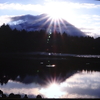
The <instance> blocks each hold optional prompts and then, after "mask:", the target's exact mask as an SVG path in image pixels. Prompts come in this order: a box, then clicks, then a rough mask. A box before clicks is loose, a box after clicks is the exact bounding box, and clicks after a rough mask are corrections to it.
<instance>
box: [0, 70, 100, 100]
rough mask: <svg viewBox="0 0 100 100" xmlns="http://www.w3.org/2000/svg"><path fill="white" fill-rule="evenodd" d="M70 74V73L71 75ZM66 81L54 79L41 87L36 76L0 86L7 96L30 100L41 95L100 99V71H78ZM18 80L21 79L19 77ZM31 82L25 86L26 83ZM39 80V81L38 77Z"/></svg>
mask: <svg viewBox="0 0 100 100" xmlns="http://www.w3.org/2000/svg"><path fill="white" fill-rule="evenodd" d="M69 74H70V73H69ZM70 75H71V76H70V77H67V76H68V74H67V73H66V79H65V80H64V81H59V80H60V78H58V79H59V80H56V79H53V81H51V80H50V81H49V78H48V80H46V82H47V84H44V85H41V82H39V81H37V82H36V80H35V79H36V76H26V77H25V78H24V79H23V82H22V81H19V80H18V79H16V80H15V81H13V80H9V81H8V83H7V84H4V85H0V89H1V90H2V91H3V92H4V93H5V94H10V93H15V94H21V95H23V94H27V95H28V97H29V98H35V97H36V95H38V94H41V95H43V97H45V98H100V72H99V71H84V70H83V71H77V72H76V73H73V74H70ZM17 78H20V77H19V76H18V77H17ZM29 80H33V81H30V82H29V83H28V84H25V81H26V82H27V81H29ZM38 80H41V79H39V77H38Z"/></svg>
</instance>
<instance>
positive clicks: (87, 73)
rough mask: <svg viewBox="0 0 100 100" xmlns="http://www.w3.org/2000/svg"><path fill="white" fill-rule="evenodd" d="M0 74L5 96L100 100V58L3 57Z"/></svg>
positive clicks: (71, 55)
mask: <svg viewBox="0 0 100 100" xmlns="http://www.w3.org/2000/svg"><path fill="white" fill-rule="evenodd" d="M83 69H84V70H83ZM0 70H1V72H0V83H1V85H0V90H2V91H3V93H4V94H6V95H9V94H10V93H14V94H21V96H22V97H23V96H24V94H27V95H28V97H29V98H35V97H36V95H38V94H41V95H42V96H43V97H44V98H100V77H99V76H100V72H99V71H100V55H74V54H61V53H59V54H57V53H7V54H6V53H4V54H3V53H2V54H0Z"/></svg>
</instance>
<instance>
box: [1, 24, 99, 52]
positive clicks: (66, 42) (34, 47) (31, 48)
mask: <svg viewBox="0 0 100 100" xmlns="http://www.w3.org/2000/svg"><path fill="white" fill-rule="evenodd" d="M48 37H49V38H48ZM47 39H49V40H47ZM47 41H48V42H47ZM99 51H100V37H98V38H96V39H94V38H93V37H89V36H86V37H82V36H81V37H78V36H70V35H68V34H67V33H65V32H64V33H63V34H60V33H58V32H53V33H52V34H49V33H47V32H46V31H45V30H40V31H30V32H28V31H26V30H21V31H19V30H17V29H14V30H12V29H11V28H10V26H9V25H5V24H4V25H2V26H1V27H0V52H1V53H2V52H56V53H74V54H100V52H99Z"/></svg>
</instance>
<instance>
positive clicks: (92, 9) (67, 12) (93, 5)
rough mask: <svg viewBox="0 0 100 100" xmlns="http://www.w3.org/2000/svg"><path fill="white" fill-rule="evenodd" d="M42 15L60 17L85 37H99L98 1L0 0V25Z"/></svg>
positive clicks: (99, 8)
mask: <svg viewBox="0 0 100 100" xmlns="http://www.w3.org/2000/svg"><path fill="white" fill-rule="evenodd" d="M42 13H49V14H57V15H59V16H60V15H62V16H61V17H63V18H64V19H66V20H67V21H68V22H70V23H71V24H73V25H74V26H76V27H77V28H79V29H80V30H81V31H83V32H85V33H86V34H87V35H90V36H93V37H98V36H100V1H97V0H0V25H2V23H7V22H9V17H11V16H18V15H25V14H32V15H39V14H42Z"/></svg>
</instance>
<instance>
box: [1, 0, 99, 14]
mask: <svg viewBox="0 0 100 100" xmlns="http://www.w3.org/2000/svg"><path fill="white" fill-rule="evenodd" d="M52 4H56V5H59V4H60V5H63V8H64V9H63V10H65V8H76V9H77V8H78V9H79V8H100V5H99V4H98V5H96V4H92V3H73V2H65V1H62V2H61V1H59V2H56V1H48V0H47V1H46V2H44V5H41V4H20V3H0V9H2V10H3V9H7V10H8V9H11V10H12V9H15V10H26V11H28V10H30V11H39V12H40V11H45V9H46V7H47V5H50V7H52Z"/></svg>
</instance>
